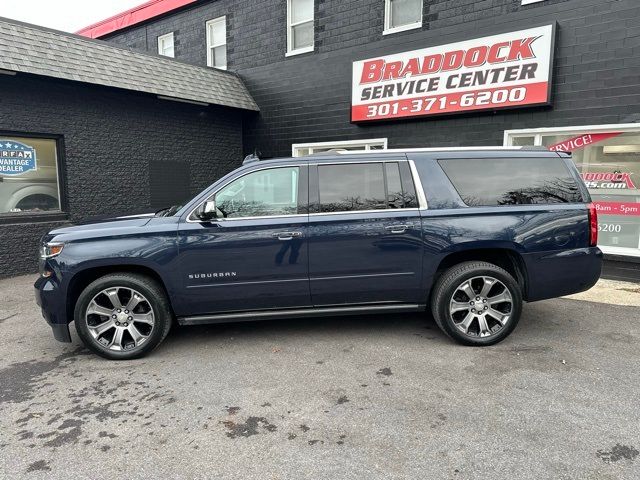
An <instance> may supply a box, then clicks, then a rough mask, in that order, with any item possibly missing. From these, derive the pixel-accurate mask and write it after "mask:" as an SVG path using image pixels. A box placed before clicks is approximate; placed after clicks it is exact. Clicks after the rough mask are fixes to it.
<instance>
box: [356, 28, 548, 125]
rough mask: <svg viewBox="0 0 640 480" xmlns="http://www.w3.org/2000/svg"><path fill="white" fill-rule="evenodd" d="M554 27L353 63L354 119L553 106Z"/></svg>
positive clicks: (378, 118)
mask: <svg viewBox="0 0 640 480" xmlns="http://www.w3.org/2000/svg"><path fill="white" fill-rule="evenodd" d="M554 43H555V26H554V25H546V26H544V27H537V28H530V29H527V30H520V31H517V32H510V33H503V34H500V35H492V36H490V37H484V38H477V39H474V40H467V41H464V42H459V43H450V44H447V45H440V46H437V47H430V48H424V49H422V50H413V51H411V52H403V53H398V54H394V55H387V56H384V57H376V58H370V59H368V60H362V61H358V62H354V64H353V85H352V87H353V90H352V98H351V120H352V121H353V122H364V121H371V120H389V119H395V118H402V117H421V116H428V115H438V114H451V113H459V112H466V111H472V110H497V109H501V108H514V107H524V106H533V105H546V104H549V103H550V94H551V67H552V62H553V48H554Z"/></svg>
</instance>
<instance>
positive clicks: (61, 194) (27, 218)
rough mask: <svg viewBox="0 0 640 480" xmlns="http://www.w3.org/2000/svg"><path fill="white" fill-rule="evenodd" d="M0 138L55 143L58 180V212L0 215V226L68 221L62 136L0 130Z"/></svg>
mask: <svg viewBox="0 0 640 480" xmlns="http://www.w3.org/2000/svg"><path fill="white" fill-rule="evenodd" d="M0 136H2V137H22V138H35V139H42V140H54V141H55V142H56V174H57V176H58V177H57V180H58V182H57V183H58V185H57V187H58V202H59V204H60V209H59V210H52V211H49V212H37V213H34V212H5V213H0V225H5V224H21V223H32V222H37V223H45V222H57V221H67V220H68V219H69V202H68V189H67V182H66V181H65V180H66V178H67V177H66V157H65V145H64V136H63V135H60V134H51V133H34V132H28V133H27V132H19V131H15V130H0Z"/></svg>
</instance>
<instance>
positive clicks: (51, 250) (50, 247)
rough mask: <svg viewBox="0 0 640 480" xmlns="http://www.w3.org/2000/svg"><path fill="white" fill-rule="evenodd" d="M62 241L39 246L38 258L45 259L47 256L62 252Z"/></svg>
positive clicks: (55, 255)
mask: <svg viewBox="0 0 640 480" xmlns="http://www.w3.org/2000/svg"><path fill="white" fill-rule="evenodd" d="M63 248H64V243H45V244H44V245H42V247H40V258H42V259H44V260H46V259H47V258H53V257H57V256H58V255H60V254H61V253H62V249H63Z"/></svg>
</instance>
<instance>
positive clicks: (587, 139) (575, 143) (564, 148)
mask: <svg viewBox="0 0 640 480" xmlns="http://www.w3.org/2000/svg"><path fill="white" fill-rule="evenodd" d="M618 135H622V132H608V133H586V134H584V135H580V136H578V137H573V138H570V139H569V140H565V141H564V142H560V143H556V144H554V145H551V146H550V147H548V148H549V150H551V151H552V152H573V151H575V150H580V149H581V148H585V147H588V146H589V145H593V144H594V143H598V142H603V141H605V140H607V139H609V138H613V137H617V136H618Z"/></svg>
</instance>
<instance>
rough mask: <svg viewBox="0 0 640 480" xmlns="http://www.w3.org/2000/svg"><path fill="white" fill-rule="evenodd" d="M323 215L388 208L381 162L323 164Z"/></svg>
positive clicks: (321, 196) (321, 171)
mask: <svg viewBox="0 0 640 480" xmlns="http://www.w3.org/2000/svg"><path fill="white" fill-rule="evenodd" d="M318 178H319V185H320V211H321V212H348V211H353V210H378V209H385V208H387V202H386V200H385V188H384V173H383V170H382V164H381V163H361V164H345V165H320V166H319V167H318Z"/></svg>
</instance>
